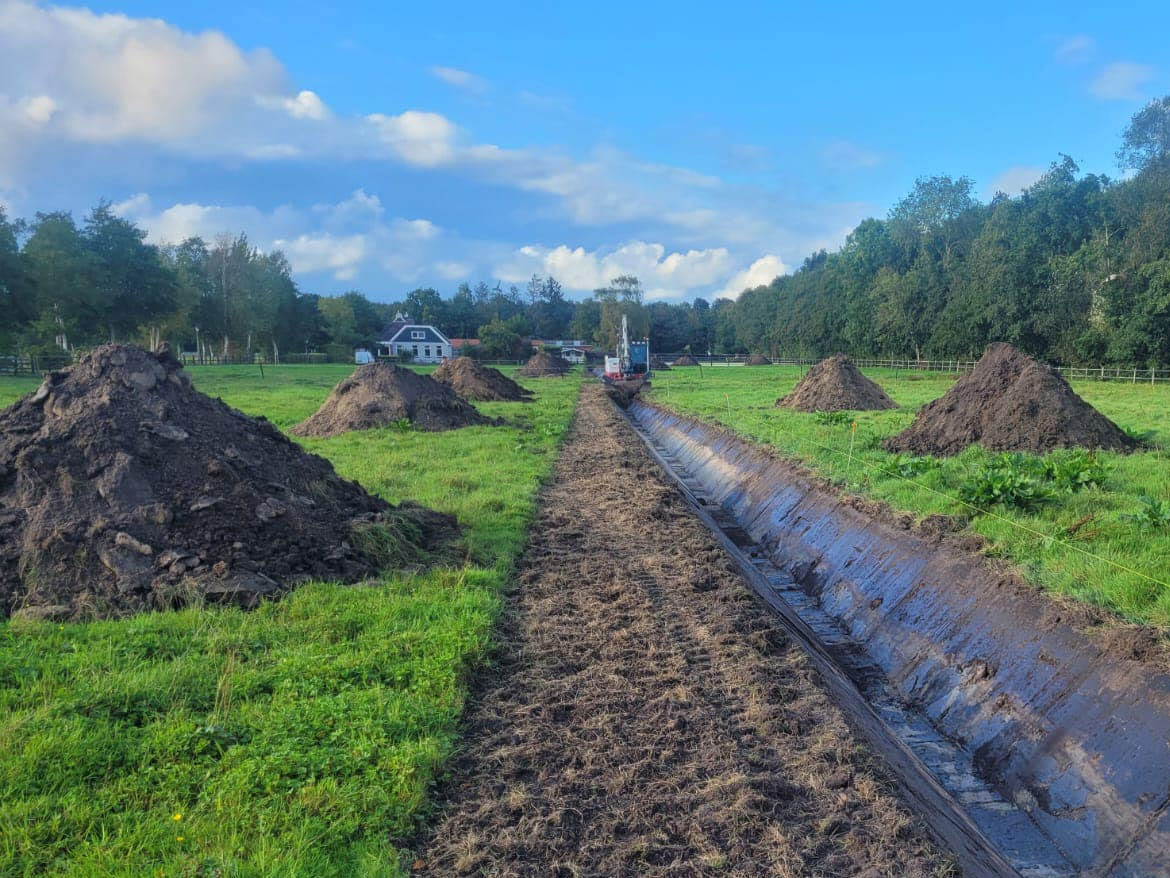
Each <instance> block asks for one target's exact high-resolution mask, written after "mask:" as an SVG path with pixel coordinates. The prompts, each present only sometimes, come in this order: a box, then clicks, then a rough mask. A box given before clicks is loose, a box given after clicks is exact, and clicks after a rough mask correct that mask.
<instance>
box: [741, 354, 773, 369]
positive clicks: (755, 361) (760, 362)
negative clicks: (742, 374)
mask: <svg viewBox="0 0 1170 878" xmlns="http://www.w3.org/2000/svg"><path fill="white" fill-rule="evenodd" d="M743 364H744V365H745V366H771V365H772V361H771V360H769V359H768V358H767V357H765V356H764V355H763V354H752V355H751V356H750V357H748V358H747V359H746V360H744V361H743Z"/></svg>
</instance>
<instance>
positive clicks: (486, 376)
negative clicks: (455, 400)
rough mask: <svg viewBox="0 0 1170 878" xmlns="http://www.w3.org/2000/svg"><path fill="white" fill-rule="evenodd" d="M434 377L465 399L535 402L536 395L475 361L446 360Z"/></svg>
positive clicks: (458, 358) (469, 358)
mask: <svg viewBox="0 0 1170 878" xmlns="http://www.w3.org/2000/svg"><path fill="white" fill-rule="evenodd" d="M431 377H432V378H434V379H435V380H436V381H438V382H439V383H440V384H446V385H447V386H448V387H450V388H451V389H452V390H454V391H455V392H456V393H457V394H459V395H460V396H462V397H463V398H464V399H478V400H484V401H491V400H496V401H504V402H516V401H520V402H531V401H532V392H531V391H529V390H525V389H524V388H523V387H521V386H520V385H519V384H517V383H516V382H515V381H513V380H512V379H511V378H509V377H508V376H507V375H505V374H504V373H503V372H501V371H500V370H499V369H492V368H491V367H490V366H483V365H480V363H478V362H477V361H476V360H473V359H472V358H471V357H455V358H454V359H452V360H445V361H444V362H443V364H442V365H441V366H439V368H438V369H436V370H435V371H434V372H432V373H431Z"/></svg>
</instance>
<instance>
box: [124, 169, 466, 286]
mask: <svg viewBox="0 0 1170 878" xmlns="http://www.w3.org/2000/svg"><path fill="white" fill-rule="evenodd" d="M113 210H114V212H115V213H116V214H118V215H119V216H124V217H126V218H128V219H131V220H133V221H134V222H135V223H137V224H138V225H140V226H141V227H142V228H144V229H146V231H147V234H148V237H149V239H150V240H151V241H152V242H154V243H178V242H180V241H182V240H184V239H186V238H190V237H194V236H199V237H202V238H203V239H204V240H206V241H212V240H214V239H215V238H217V237H219V236H221V235H233V236H234V235H237V234H239V233H240V232H245V233H246V234H247V235H248V240H249V241H251V242H252V243H253V244H254V245H255V246H257V247H260V248H261V249H263V250H271V249H280V250H283V251H284V254H285V255H286V256H287V257H288V260H289V264H290V265H291V266H292V268H293V271H294V272H296V273H298V274H312V273H316V272H328V273H329V274H330V275H331V276H332V277H333V278H334V279H335V280H341V281H348V280H352V279H353V278H354V277H356V276H357V274H358V273H359V272H360V271H361V270H362V269H363V268H367V267H370V266H379V265H380V266H383V267H385V268H387V269H390V270H391V271H392V273H393V274H394V276H395V277H397V278H399V279H414V278H415V277H418V276H419V275H420V274H421V273H422V272H424V271H425V270H427V269H428V268H431V267H432V266H434V265H435V263H436V260H437V257H436V250H435V246H436V245H437V244H439V243H441V236H442V229H440V228H439V227H438V226H437V225H435V224H434V223H432V222H430V221H429V220H426V219H405V218H402V217H394V218H391V219H386V218H385V217H384V214H385V209H384V208H383V207H382V202H381V200H380V199H379V198H378V197H377V196H376V195H370V194H368V193H366V192H365V191H364V190H362V189H358V190H356V191H355V192H353V194H352V195H350V197H349V198H347V199H344V200H342V201H340V202H337V203H334V204H315V205H313V206H312V207H311V208H309V209H308V210H301V209H298V208H296V207H293V206H291V205H282V206H279V207H277V208H275V209H273V210H271V211H268V212H265V211H261V210H259V209H257V208H256V207H253V206H250V205H217V204H197V203H180V204H172V205H171V206H170V207H167V208H164V209H161V210H156V209H155V206H154V203H153V200H152V199H151V197H150V196H149V195H148V194H146V193H138V194H136V195H133V196H131V197H130V198H128V199H126V200H125V201H122V202H119V203H117V204H115V205H113ZM449 264H450V263H448V265H449ZM439 271H440V273H442V269H441V268H440V269H439Z"/></svg>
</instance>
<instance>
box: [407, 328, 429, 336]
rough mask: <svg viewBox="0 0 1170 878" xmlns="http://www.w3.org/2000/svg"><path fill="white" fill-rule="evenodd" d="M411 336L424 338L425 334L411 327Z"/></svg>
mask: <svg viewBox="0 0 1170 878" xmlns="http://www.w3.org/2000/svg"><path fill="white" fill-rule="evenodd" d="M410 337H411V338H426V337H427V334H426V333H425V332H424V331H423V330H421V329H412V330H411V331H410Z"/></svg>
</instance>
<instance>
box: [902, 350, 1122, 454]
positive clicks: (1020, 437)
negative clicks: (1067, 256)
mask: <svg viewBox="0 0 1170 878" xmlns="http://www.w3.org/2000/svg"><path fill="white" fill-rule="evenodd" d="M976 442H977V443H979V444H980V445H982V446H984V447H985V448H989V449H991V450H992V451H1030V452H1034V453H1036V454H1042V453H1044V452H1046V451H1051V450H1052V449H1054V448H1071V447H1084V448H1103V449H1107V450H1109V451H1133V450H1134V449H1135V448H1137V446H1138V443H1137V442H1136V441H1134V440H1133V439H1131V438H1130V437H1129V436H1127V435H1126V434H1125V433H1124V432H1123V431H1122V430H1121V428H1120V427H1118V426H1117V425H1116V424H1114V423H1113V422H1112V421H1111V420H1109V419H1108V418H1107V417H1105V416H1104V415H1103V414H1101V413H1100V412H1098V411H1097V410H1096V409H1095V408H1093V407H1092V406H1091V405H1089V404H1088V403H1087V402H1085V401H1084V400H1083V399H1081V398H1080V397H1079V396H1077V395H1076V393H1075V392H1074V391H1073V389H1072V388H1071V387H1069V385H1068V382H1067V381H1065V380H1064V379H1063V378H1062V377H1061V376H1060V375H1059V374H1057V372H1056V370H1054V369H1053V368H1052V367H1051V366H1047V365H1045V364H1043V363H1038V362H1037V361H1036V360H1033V359H1032V358H1031V357H1029V356H1028V355H1027V354H1024V353H1021V352H1020V351H1018V350H1017V349H1016V348H1014V347H1012V346H1011V345H1010V344H1003V343H998V344H992V345H988V347H987V350H986V351H985V352H984V354H983V357H982V358H981V359H980V360H979V362H978V363H976V364H975V368H974V369H973V370H972V371H971V372H969V373H967V374H966V375H964V376H963V377H962V378H960V379H959V380H958V381H956V382H955V384H954V386H953V387H951V389H950V390H948V391H947V393H946V395H945V396H942V397H940V398H939V399H936V400H934V402H931V403H928V404H927V405H925V406H923V407H922V408H921V409H920V410H919V412H918V415H917V416H916V417H915V418H914V423H912V424H911V425H910V426H909V427H908V428H907V429H906V430H904V431H903V432H901V433H899V434H898V435H897V436H892V437H890V438H889V439H887V440H886V441H885V442H884V443H883V445H884V447H885V448H886V450H888V451H907V452H910V453H912V454H939V455H948V454H958V453H959V452H960V451H962V450H963V449H964V448H966V447H967V446H968V445H972V444H974V443H976Z"/></svg>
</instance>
